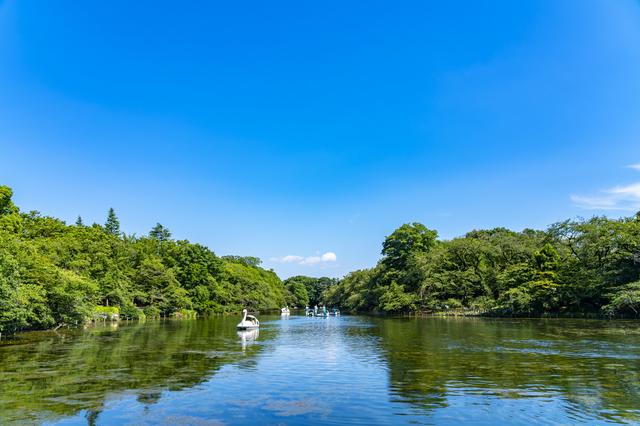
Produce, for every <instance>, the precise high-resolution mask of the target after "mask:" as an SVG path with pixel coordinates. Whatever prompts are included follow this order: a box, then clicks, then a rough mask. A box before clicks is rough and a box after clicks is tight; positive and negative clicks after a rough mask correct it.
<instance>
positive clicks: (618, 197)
mask: <svg viewBox="0 0 640 426" xmlns="http://www.w3.org/2000/svg"><path fill="white" fill-rule="evenodd" d="M627 167H628V168H630V169H634V170H638V171H640V164H631V165H629V166H627ZM571 201H573V203H574V204H576V205H577V206H580V207H582V208H585V209H590V210H628V211H637V210H640V182H636V183H632V184H628V185H618V186H614V187H613V188H609V189H605V190H603V191H600V192H599V193H597V194H595V195H587V196H583V195H572V196H571Z"/></svg>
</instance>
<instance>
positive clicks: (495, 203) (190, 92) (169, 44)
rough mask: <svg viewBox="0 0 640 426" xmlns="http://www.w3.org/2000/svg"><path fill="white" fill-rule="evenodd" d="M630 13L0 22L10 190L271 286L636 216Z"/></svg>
mask: <svg viewBox="0 0 640 426" xmlns="http://www.w3.org/2000/svg"><path fill="white" fill-rule="evenodd" d="M638 163H640V3H639V2H638V1H635V0H599V1H598V0H575V1H566V0H548V1H542V0H540V1H517V2H516V1H493V2H477V1H464V2H462V1H446V2H445V1H438V2H436V1H416V2H411V1H407V2H400V3H398V2H395V3H394V2H378V1H366V2H365V1H362V2H355V1H354V2H344V1H324V2H300V1H290V2H288V1H275V2H264V1H245V2H163V1H157V0H156V1H136V2H130V1H120V0H115V1H109V2H103V1H87V2H76V1H57V2H29V1H17V0H9V1H4V2H0V182H1V183H3V184H7V185H10V186H11V187H13V188H14V191H15V200H16V202H17V203H18V204H19V205H20V206H21V208H22V209H23V210H31V209H37V210H40V211H41V212H42V213H44V214H48V215H53V216H57V217H60V218H63V219H65V220H67V221H68V222H72V221H73V220H75V217H76V216H77V215H78V214H80V215H82V217H83V218H84V219H85V221H86V222H99V223H102V222H104V218H105V216H106V211H107V209H108V208H109V207H111V206H113V207H114V208H115V209H116V212H117V213H118V215H119V217H120V220H121V223H122V228H123V230H124V231H125V232H127V233H136V234H138V235H140V234H145V233H146V232H148V230H149V229H150V228H151V227H152V226H153V225H154V224H155V223H156V222H160V223H162V224H164V225H165V226H167V227H168V228H169V229H171V231H172V232H173V234H174V236H175V237H176V238H186V239H189V240H192V241H196V242H200V243H203V244H206V245H208V246H209V247H210V248H211V249H213V250H214V251H215V252H216V253H218V254H221V255H224V254H240V255H254V256H259V257H260V258H262V259H263V260H264V266H266V267H268V268H274V269H275V270H276V271H277V272H278V273H279V274H280V275H281V276H283V277H286V276H289V275H292V274H299V273H300V274H307V275H313V276H320V275H329V276H336V277H339V276H342V275H343V274H345V273H347V272H348V271H351V270H354V269H358V268H363V267H369V266H372V265H373V264H374V263H375V262H376V261H377V259H378V258H379V252H380V246H381V243H382V241H383V239H384V237H385V236H386V235H388V234H390V233H391V232H392V231H393V230H394V229H395V228H396V227H398V226H399V225H401V224H402V223H405V222H409V221H419V222H422V223H424V224H425V225H427V226H428V227H430V228H435V229H437V230H438V231H439V233H440V236H441V237H442V238H452V237H455V236H458V235H462V234H464V233H465V232H467V231H469V230H471V229H474V228H490V227H495V226H507V227H510V228H512V229H516V230H520V229H522V228H525V227H536V228H544V227H546V226H547V225H549V224H551V223H553V222H555V221H558V220H562V219H565V218H569V217H576V216H591V215H593V214H607V215H611V216H621V215H628V214H631V213H632V212H634V211H636V210H640V166H637V167H635V168H634V167H630V166H633V165H636V164H638Z"/></svg>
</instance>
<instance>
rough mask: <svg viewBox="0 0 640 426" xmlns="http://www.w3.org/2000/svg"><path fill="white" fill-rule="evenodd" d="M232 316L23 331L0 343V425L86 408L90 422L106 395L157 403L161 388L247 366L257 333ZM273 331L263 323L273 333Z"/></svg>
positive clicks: (50, 417)
mask: <svg viewBox="0 0 640 426" xmlns="http://www.w3.org/2000/svg"><path fill="white" fill-rule="evenodd" d="M237 321H238V320H237V318H230V317H220V318H215V319H214V320H183V321H169V320H167V321H149V322H146V323H131V324H126V323H124V324H120V325H118V324H106V325H102V326H97V327H92V328H89V329H87V330H84V331H82V330H75V331H66V332H58V333H53V332H40V333H25V334H23V335H21V336H20V337H19V340H17V341H13V342H11V344H4V345H2V346H0V408H1V409H0V424H8V423H10V422H20V421H28V422H33V423H39V422H42V421H53V420H55V419H56V418H61V417H65V416H71V415H74V414H77V413H78V412H79V411H82V410H85V411H86V419H87V423H88V424H94V423H95V421H96V419H97V418H98V415H99V413H100V411H101V410H102V408H103V405H104V403H105V400H106V399H107V398H108V397H109V396H111V395H117V394H120V393H122V392H130V393H131V392H133V393H135V394H136V395H137V401H138V402H139V403H140V404H144V405H152V404H155V403H156V402H157V401H158V400H159V399H160V398H161V395H162V392H163V391H166V390H169V391H176V390H181V389H185V388H190V387H193V386H196V385H198V384H199V383H202V382H203V381H205V380H207V379H208V378H210V377H211V376H212V375H214V374H215V373H216V372H217V371H218V370H219V369H220V368H221V367H222V366H224V365H226V364H229V363H237V364H238V366H239V367H240V368H251V366H252V363H254V361H253V359H254V358H255V356H256V355H257V354H258V353H259V352H260V351H261V350H262V347H261V345H260V344H259V340H256V339H257V338H258V335H257V333H255V334H250V335H247V336H239V335H238V334H237V333H236V329H235V324H236V323H237ZM276 331H277V330H275V329H272V330H262V331H261V333H262V334H263V336H265V337H266V338H273V334H274V333H275V332H276Z"/></svg>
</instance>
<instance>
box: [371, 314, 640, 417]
mask: <svg viewBox="0 0 640 426" xmlns="http://www.w3.org/2000/svg"><path fill="white" fill-rule="evenodd" d="M377 324H378V326H379V332H380V334H381V336H382V339H381V345H382V348H384V351H385V354H386V357H387V360H388V363H389V372H390V379H391V392H392V393H393V394H394V395H396V396H397V399H398V400H399V401H402V402H408V403H410V404H412V405H413V406H415V407H418V408H419V409H421V410H423V411H425V412H428V413H433V412H434V411H436V410H444V411H446V409H447V408H449V407H455V406H456V405H459V404H461V401H464V403H465V404H469V405H470V403H471V402H472V401H473V402H472V403H473V404H485V405H493V406H495V405H497V403H496V399H497V400H503V401H504V400H511V401H512V402H515V401H517V400H522V399H528V400H529V401H531V400H532V399H536V400H537V401H536V402H537V403H541V402H542V403H543V404H542V406H541V407H537V406H536V405H535V404H530V405H529V406H528V408H527V410H526V411H525V412H524V413H522V412H520V411H516V410H514V412H510V411H507V413H505V414H506V416H505V420H508V421H510V422H514V421H518V420H519V421H521V422H522V423H526V421H527V420H530V419H531V418H533V417H535V415H543V414H544V413H545V412H547V411H548V407H549V406H552V405H555V410H554V411H552V412H551V413H550V414H551V415H552V416H555V418H554V417H551V419H554V420H555V421H556V422H562V421H565V420H570V421H577V422H580V421H584V422H587V421H589V420H593V419H603V420H611V421H620V422H624V421H638V420H640V411H639V408H640V365H639V363H638V360H640V341H639V340H638V337H640V333H639V332H638V329H637V326H636V325H635V324H634V323H622V322H621V323H610V322H601V321H569V320H487V319H472V318H458V319H455V318H452V319H435V318H433V319H404V320H402V319H399V320H393V321H390V320H382V321H378V322H377ZM504 402H506V404H504V403H503V405H509V404H511V405H517V404H516V403H513V404H512V403H511V402H509V401H504ZM536 410H538V411H537V412H536ZM496 414H497V413H496ZM518 416H523V418H520V419H518ZM469 420H471V419H469Z"/></svg>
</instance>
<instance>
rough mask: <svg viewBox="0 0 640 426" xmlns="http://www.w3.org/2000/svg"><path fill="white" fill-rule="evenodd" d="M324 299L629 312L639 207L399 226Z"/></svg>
mask: <svg viewBox="0 0 640 426" xmlns="http://www.w3.org/2000/svg"><path fill="white" fill-rule="evenodd" d="M324 298H325V300H326V302H327V303H328V304H329V305H338V306H340V307H341V308H342V309H344V310H347V311H351V312H372V311H377V312H395V313H399V312H427V313H428V312H431V313H454V314H455V313H460V314H476V315H493V316H543V315H544V316H547V315H548V316H556V315H557V316H576V317H581V316H590V317H593V316H602V317H637V316H638V313H639V311H640V213H638V214H636V215H635V216H634V217H627V218H621V219H609V218H606V217H593V218H591V219H588V220H585V219H579V220H566V221H563V222H558V223H556V224H553V225H551V226H550V227H549V228H548V229H547V230H545V231H539V230H532V229H525V230H523V231H522V232H514V231H510V230H508V229H505V228H496V229H491V230H475V231H471V232H468V233H467V234H466V235H464V236H462V237H459V238H454V239H451V240H439V239H438V233H437V232H436V231H434V230H431V229H428V228H427V227H425V226H424V225H422V224H420V223H411V224H405V225H402V226H401V227H399V228H398V229H396V230H395V231H394V232H393V233H392V234H391V235H389V236H388V237H387V238H386V239H385V241H384V243H383V245H382V258H381V260H380V261H379V262H378V264H377V265H376V266H375V267H374V268H371V269H366V270H359V271H355V272H352V273H350V274H348V275H347V276H346V277H344V278H343V279H341V280H340V281H339V283H338V284H337V285H335V286H331V287H330V288H329V289H327V291H326V292H325V295H324Z"/></svg>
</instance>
